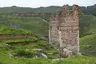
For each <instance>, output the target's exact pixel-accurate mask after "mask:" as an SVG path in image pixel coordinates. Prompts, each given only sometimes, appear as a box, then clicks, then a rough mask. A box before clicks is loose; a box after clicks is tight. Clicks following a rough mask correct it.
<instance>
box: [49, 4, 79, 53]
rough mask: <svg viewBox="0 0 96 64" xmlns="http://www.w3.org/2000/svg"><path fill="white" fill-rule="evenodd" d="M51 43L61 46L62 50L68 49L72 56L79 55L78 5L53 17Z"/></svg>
mask: <svg viewBox="0 0 96 64" xmlns="http://www.w3.org/2000/svg"><path fill="white" fill-rule="evenodd" d="M49 42H50V43H51V44H54V45H58V44H59V45H60V48H61V49H64V48H66V49H67V50H70V51H72V54H78V53H79V18H78V5H73V9H72V10H71V11H70V10H68V5H64V6H63V10H62V11H60V12H59V13H58V14H56V15H52V18H51V21H50V26H49Z"/></svg>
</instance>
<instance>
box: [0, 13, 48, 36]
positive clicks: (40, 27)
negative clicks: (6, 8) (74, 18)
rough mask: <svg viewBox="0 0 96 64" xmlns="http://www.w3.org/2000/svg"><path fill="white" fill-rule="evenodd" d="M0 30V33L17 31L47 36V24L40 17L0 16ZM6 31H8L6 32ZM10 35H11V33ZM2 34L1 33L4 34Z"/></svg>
mask: <svg viewBox="0 0 96 64" xmlns="http://www.w3.org/2000/svg"><path fill="white" fill-rule="evenodd" d="M0 26H1V27H0V28H1V32H2V31H4V30H5V32H6V33H9V32H8V31H10V30H11V31H12V29H13V31H14V30H15V31H16V30H17V31H16V32H18V30H21V31H25V32H30V33H33V34H38V35H40V36H47V34H48V22H47V21H45V20H44V19H42V18H40V17H20V16H10V15H0ZM6 29H8V30H6ZM11 31H10V33H11V34H12V32H11ZM15 31H14V32H15ZM5 32H2V33H5Z"/></svg>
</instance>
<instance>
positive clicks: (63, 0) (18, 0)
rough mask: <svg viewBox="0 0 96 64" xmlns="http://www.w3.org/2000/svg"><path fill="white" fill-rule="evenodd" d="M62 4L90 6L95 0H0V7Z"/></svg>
mask: <svg viewBox="0 0 96 64" xmlns="http://www.w3.org/2000/svg"><path fill="white" fill-rule="evenodd" d="M64 4H69V5H73V4H77V5H80V6H90V5H94V4H96V0H0V7H9V6H20V7H32V8H36V7H47V6H51V5H54V6H63V5H64Z"/></svg>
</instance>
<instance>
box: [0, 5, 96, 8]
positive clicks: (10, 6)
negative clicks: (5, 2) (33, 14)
mask: <svg viewBox="0 0 96 64" xmlns="http://www.w3.org/2000/svg"><path fill="white" fill-rule="evenodd" d="M64 5H69V4H64ZM73 5H74V4H73ZM73 5H69V6H73ZM76 5H78V4H76ZM93 5H95V4H92V5H88V6H93ZM13 6H16V7H25V8H40V7H50V6H60V5H49V6H38V7H27V6H18V5H11V6H4V7H13ZM62 6H63V5H62ZM62 6H60V7H62ZM78 6H84V5H78ZM4 7H3V6H2V7H0V8H4ZM84 7H87V6H84Z"/></svg>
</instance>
